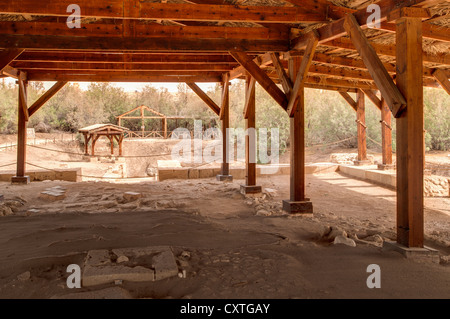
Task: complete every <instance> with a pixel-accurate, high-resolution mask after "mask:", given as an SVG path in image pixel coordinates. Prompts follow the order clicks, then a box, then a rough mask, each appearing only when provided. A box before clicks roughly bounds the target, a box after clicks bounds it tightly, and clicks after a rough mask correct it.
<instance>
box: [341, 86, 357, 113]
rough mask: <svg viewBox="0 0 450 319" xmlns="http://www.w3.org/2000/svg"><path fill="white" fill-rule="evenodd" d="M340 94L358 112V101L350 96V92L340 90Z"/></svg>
mask: <svg viewBox="0 0 450 319" xmlns="http://www.w3.org/2000/svg"><path fill="white" fill-rule="evenodd" d="M339 94H340V95H341V96H342V97H343V98H344V99H345V101H346V102H347V103H348V104H349V105H350V106H351V107H352V109H353V110H354V111H355V112H356V110H357V103H356V101H355V100H354V99H353V98H352V97H351V96H350V94H348V93H347V92H344V91H339Z"/></svg>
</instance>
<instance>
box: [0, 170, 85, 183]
mask: <svg viewBox="0 0 450 319" xmlns="http://www.w3.org/2000/svg"><path fill="white" fill-rule="evenodd" d="M26 174H27V175H28V176H30V181H32V182H41V181H46V180H50V181H68V182H81V175H82V173H81V167H78V168H70V169H55V170H52V171H47V170H33V171H27V173H26ZM15 175H16V172H15V171H3V172H0V181H1V182H11V178H12V177H13V176H15Z"/></svg>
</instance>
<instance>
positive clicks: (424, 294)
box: [0, 149, 450, 299]
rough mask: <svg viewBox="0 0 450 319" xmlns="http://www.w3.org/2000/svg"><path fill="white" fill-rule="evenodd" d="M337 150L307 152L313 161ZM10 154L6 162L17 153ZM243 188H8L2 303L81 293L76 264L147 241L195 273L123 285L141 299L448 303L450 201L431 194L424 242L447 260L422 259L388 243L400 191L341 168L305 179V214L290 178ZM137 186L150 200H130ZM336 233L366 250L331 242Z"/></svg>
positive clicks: (206, 184) (98, 184)
mask: <svg viewBox="0 0 450 319" xmlns="http://www.w3.org/2000/svg"><path fill="white" fill-rule="evenodd" d="M162 151H164V150H162ZM30 152H36V154H35V155H36V156H39V154H40V156H42V157H39V158H33V157H32V156H30V157H29V158H30V160H33V161H38V162H40V161H46V162H45V163H44V165H50V164H51V163H54V165H60V163H63V164H67V163H74V162H70V160H73V159H71V157H70V156H69V155H67V157H61V158H53V159H51V160H50V159H49V158H48V156H47V157H45V155H44V154H41V153H39V152H40V150H37V149H36V150H31V149H30ZM327 152H328V151H323V153H321V154H319V155H318V154H317V152H315V153H314V154H309V156H310V159H311V160H310V161H323V160H321V158H323V159H325V158H327V157H329V154H326V153H327ZM31 154H33V156H34V153H31ZM441 155H442V154H441ZM0 156H1V158H2V163H3V162H8V161H9V160H11V159H13V152H4V153H0ZM64 156H66V155H64ZM5 158H6V159H5ZM442 158H443V159H444V160H445V157H444V155H442ZM77 164H79V163H77ZM83 164H85V165H93V166H94V164H93V163H83ZM44 165H43V166H44ZM73 165H75V164H73ZM92 169H94V168H92ZM97 169H98V170H99V171H98V172H94V173H100V172H101V170H100V169H99V168H97ZM243 182H244V181H243V180H235V181H233V182H231V183H222V182H217V181H215V180H213V179H202V180H167V181H164V182H140V183H127V184H115V183H109V182H106V181H90V182H89V181H88V182H82V183H70V182H62V181H45V182H36V183H31V184H29V185H26V186H18V185H10V184H9V183H0V194H3V195H4V197H5V201H12V202H14V203H15V205H13V208H14V209H13V212H12V214H11V215H9V216H4V217H0V298H52V297H60V296H64V295H67V294H71V293H74V290H73V289H69V288H67V286H66V279H67V277H68V275H69V274H68V273H67V272H66V268H67V266H68V265H70V264H79V265H83V261H84V259H85V258H86V254H87V252H88V251H89V250H93V249H114V248H126V247H147V246H170V247H171V249H172V251H173V253H174V256H175V257H176V260H177V264H178V267H179V269H180V271H182V270H186V278H179V277H173V278H168V279H164V280H161V281H156V282H151V283H132V282H126V281H124V282H123V283H121V285H119V287H121V288H122V289H123V290H124V291H125V292H127V294H129V295H130V296H131V297H132V298H195V299H196V298H445V299H448V298H449V297H450V258H449V257H450V198H448V197H447V198H425V206H426V209H425V235H426V245H427V246H430V247H432V248H434V249H437V250H438V251H439V255H440V262H439V263H436V262H431V261H420V262H419V261H414V260H410V259H405V258H404V257H403V256H402V255H401V254H399V253H397V252H393V251H385V250H383V249H382V248H381V246H382V242H383V241H386V240H394V239H395V214H396V208H395V206H396V201H395V199H396V194H395V191H392V190H389V189H386V188H382V187H379V186H375V185H372V184H370V183H367V182H364V181H359V180H354V179H351V178H348V177H346V176H344V175H341V174H339V173H329V174H321V175H307V187H308V190H307V196H308V197H310V198H311V201H312V202H313V205H314V214H313V216H310V217H305V216H304V217H302V216H291V215H287V214H285V213H283V212H282V210H281V203H282V200H283V199H287V198H288V197H289V176H286V175H284V176H283V175H280V176H269V177H264V178H260V179H259V180H258V183H259V184H260V185H261V186H263V188H264V189H265V192H264V195H263V196H262V197H256V198H253V197H244V196H243V195H241V194H240V193H239V186H240V184H242V183H243ZM54 186H61V187H63V188H66V197H65V198H64V199H60V200H57V201H52V202H50V201H47V200H45V199H41V198H39V194H40V193H41V192H42V191H44V190H45V189H47V188H50V187H54ZM129 191H132V192H138V193H140V194H141V198H139V199H137V200H131V201H130V200H126V199H125V198H124V193H125V192H129ZM338 234H340V235H344V236H346V237H348V238H349V239H352V240H353V241H354V243H355V244H356V247H351V246H347V245H343V244H333V239H334V236H336V235H338ZM186 256H188V257H186ZM370 264H378V265H379V266H380V269H381V288H380V289H369V288H368V287H367V285H366V280H367V278H368V276H369V275H370V274H369V273H367V267H368V266H369V265H370ZM107 287H117V286H115V285H114V284H111V285H103V286H98V287H89V288H81V289H77V291H76V292H84V291H93V292H94V293H93V296H94V297H95V294H96V292H97V291H99V290H100V289H102V288H107Z"/></svg>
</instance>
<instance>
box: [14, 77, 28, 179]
mask: <svg viewBox="0 0 450 319" xmlns="http://www.w3.org/2000/svg"><path fill="white" fill-rule="evenodd" d="M27 88H28V83H27V82H26V81H23V80H22V79H21V78H19V99H18V100H19V103H18V112H17V113H18V126H17V167H16V176H14V177H12V178H11V182H12V183H13V184H28V183H29V182H30V177H29V176H25V165H26V157H27V123H28V122H27V121H28V117H27V115H28V106H27V104H26V103H27ZM24 110H27V112H26V113H25V112H24Z"/></svg>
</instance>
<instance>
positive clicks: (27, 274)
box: [17, 271, 31, 281]
mask: <svg viewBox="0 0 450 319" xmlns="http://www.w3.org/2000/svg"><path fill="white" fill-rule="evenodd" d="M30 278H31V273H30V272H29V271H25V272H24V273H21V274H20V275H18V276H17V279H18V280H20V281H27V280H28V279H30Z"/></svg>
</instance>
